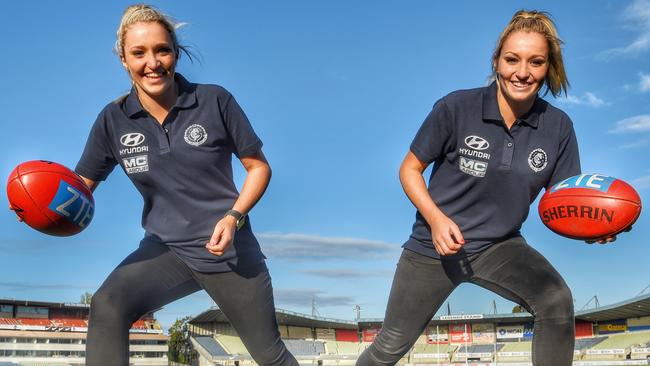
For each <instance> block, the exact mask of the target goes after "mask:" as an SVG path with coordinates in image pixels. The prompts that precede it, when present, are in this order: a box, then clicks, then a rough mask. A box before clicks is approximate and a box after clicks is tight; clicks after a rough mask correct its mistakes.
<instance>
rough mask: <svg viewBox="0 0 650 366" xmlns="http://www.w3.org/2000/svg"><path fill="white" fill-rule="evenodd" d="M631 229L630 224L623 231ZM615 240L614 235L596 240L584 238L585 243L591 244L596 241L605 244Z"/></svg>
mask: <svg viewBox="0 0 650 366" xmlns="http://www.w3.org/2000/svg"><path fill="white" fill-rule="evenodd" d="M630 230H632V226H630V227H628V228H627V229H625V230H623V232H624V233H626V232H628V231H630ZM615 241H616V235H612V236H608V237H606V238H603V239H598V240H585V243H587V244H593V243H598V244H607V243H613V242H615Z"/></svg>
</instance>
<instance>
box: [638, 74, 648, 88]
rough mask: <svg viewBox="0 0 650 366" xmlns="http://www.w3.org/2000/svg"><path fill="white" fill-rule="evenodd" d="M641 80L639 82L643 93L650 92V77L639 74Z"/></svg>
mask: <svg viewBox="0 0 650 366" xmlns="http://www.w3.org/2000/svg"><path fill="white" fill-rule="evenodd" d="M639 77H640V78H641V80H640V81H639V90H641V91H642V92H647V91H650V75H648V74H644V73H642V72H641V73H639Z"/></svg>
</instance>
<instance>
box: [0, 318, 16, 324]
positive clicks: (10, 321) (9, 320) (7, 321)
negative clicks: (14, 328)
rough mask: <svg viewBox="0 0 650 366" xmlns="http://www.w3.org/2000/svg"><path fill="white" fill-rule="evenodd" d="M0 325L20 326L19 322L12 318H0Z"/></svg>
mask: <svg viewBox="0 0 650 366" xmlns="http://www.w3.org/2000/svg"><path fill="white" fill-rule="evenodd" d="M0 324H2V325H20V321H18V319H14V318H0Z"/></svg>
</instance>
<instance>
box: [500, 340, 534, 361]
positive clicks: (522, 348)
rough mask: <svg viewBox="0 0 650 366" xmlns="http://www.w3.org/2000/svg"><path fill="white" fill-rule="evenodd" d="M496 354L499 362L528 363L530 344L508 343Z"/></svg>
mask: <svg viewBox="0 0 650 366" xmlns="http://www.w3.org/2000/svg"><path fill="white" fill-rule="evenodd" d="M501 345H502V346H503V347H502V348H501V349H500V350H499V351H498V352H497V361H499V362H530V354H531V350H532V348H533V343H532V342H508V343H503V344H501Z"/></svg>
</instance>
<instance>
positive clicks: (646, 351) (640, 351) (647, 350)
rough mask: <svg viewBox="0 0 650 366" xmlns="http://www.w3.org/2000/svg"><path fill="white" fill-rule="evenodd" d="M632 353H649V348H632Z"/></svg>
mask: <svg viewBox="0 0 650 366" xmlns="http://www.w3.org/2000/svg"><path fill="white" fill-rule="evenodd" d="M632 353H650V347H647V348H632Z"/></svg>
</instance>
